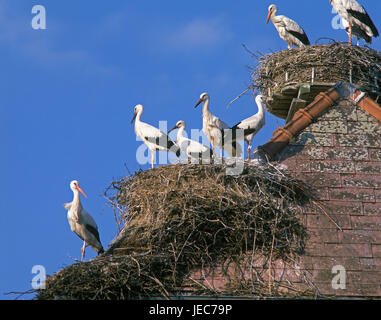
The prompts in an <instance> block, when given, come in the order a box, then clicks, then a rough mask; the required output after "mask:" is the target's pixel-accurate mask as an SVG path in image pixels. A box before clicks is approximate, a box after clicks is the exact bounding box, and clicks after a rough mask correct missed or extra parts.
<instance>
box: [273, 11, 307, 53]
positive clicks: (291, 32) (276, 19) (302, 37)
mask: <svg viewBox="0 0 381 320" xmlns="http://www.w3.org/2000/svg"><path fill="white" fill-rule="evenodd" d="M277 12H278V7H277V6H276V5H275V4H272V5H270V6H269V13H268V15H267V20H266V23H269V20H270V19H271V21H272V22H273V24H274V26H275V28H276V29H277V30H278V33H279V36H280V37H281V38H282V39H283V40H284V41H286V42H287V43H288V49H291V48H292V45H296V46H298V47H304V46H308V45H310V40H308V37H307V35H306V33H305V32H304V30H303V29H302V28H301V27H300V26H299V25H298V24H297V23H296V22H295V21H294V20H291V19H290V18H287V17H286V16H277V15H276V13H277Z"/></svg>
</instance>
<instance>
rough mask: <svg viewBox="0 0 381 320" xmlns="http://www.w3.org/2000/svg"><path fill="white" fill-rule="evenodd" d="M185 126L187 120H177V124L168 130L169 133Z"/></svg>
mask: <svg viewBox="0 0 381 320" xmlns="http://www.w3.org/2000/svg"><path fill="white" fill-rule="evenodd" d="M181 127H183V128H184V129H185V122H184V121H183V120H180V121H177V123H176V125H175V126H174V127H173V128H172V129H171V130H169V131H168V133H170V132H172V131H173V130H175V129H178V128H181Z"/></svg>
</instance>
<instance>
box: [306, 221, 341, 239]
mask: <svg viewBox="0 0 381 320" xmlns="http://www.w3.org/2000/svg"><path fill="white" fill-rule="evenodd" d="M309 222H310V224H312V223H313V222H314V219H311V220H310V221H309ZM329 222H330V225H328V226H329V227H330V228H324V229H323V228H321V227H320V224H321V221H320V223H317V224H316V225H314V226H312V227H311V226H309V227H308V231H307V232H308V235H309V239H308V242H310V243H313V242H315V243H338V242H339V237H338V234H337V232H338V231H337V228H336V226H335V225H334V224H333V223H332V222H331V221H329Z"/></svg>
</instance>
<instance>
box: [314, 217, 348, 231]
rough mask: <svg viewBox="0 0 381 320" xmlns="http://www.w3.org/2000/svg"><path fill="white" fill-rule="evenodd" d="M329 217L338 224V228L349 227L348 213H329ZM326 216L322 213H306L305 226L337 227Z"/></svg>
mask: <svg viewBox="0 0 381 320" xmlns="http://www.w3.org/2000/svg"><path fill="white" fill-rule="evenodd" d="M329 216H330V218H331V219H332V220H333V221H335V222H336V224H338V225H339V227H340V228H343V229H348V228H351V227H352V225H351V219H350V216H348V215H342V214H340V215H336V214H330V215H329ZM330 218H329V217H327V215H325V214H324V213H321V214H316V215H308V216H307V228H322V229H335V230H337V229H338V228H337V227H336V225H335V224H334V223H333V221H332V220H331V219H330Z"/></svg>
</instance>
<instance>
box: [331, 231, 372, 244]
mask: <svg viewBox="0 0 381 320" xmlns="http://www.w3.org/2000/svg"><path fill="white" fill-rule="evenodd" d="M354 229H355V228H354ZM337 237H338V239H339V241H338V242H339V243H342V244H351V243H372V237H371V236H369V235H365V234H361V233H357V232H356V231H355V230H343V231H339V232H338V233H337Z"/></svg>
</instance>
